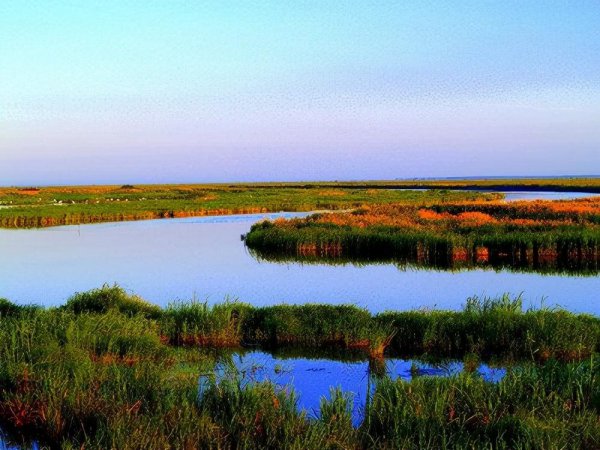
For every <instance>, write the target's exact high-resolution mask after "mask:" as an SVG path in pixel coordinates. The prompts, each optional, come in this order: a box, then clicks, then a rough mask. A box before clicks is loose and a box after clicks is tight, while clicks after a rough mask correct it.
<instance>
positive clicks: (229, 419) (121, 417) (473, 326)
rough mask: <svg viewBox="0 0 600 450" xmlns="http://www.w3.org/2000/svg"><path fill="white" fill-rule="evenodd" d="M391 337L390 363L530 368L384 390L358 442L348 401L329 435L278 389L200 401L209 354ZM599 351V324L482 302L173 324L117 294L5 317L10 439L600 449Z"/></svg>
mask: <svg viewBox="0 0 600 450" xmlns="http://www.w3.org/2000/svg"><path fill="white" fill-rule="evenodd" d="M195 321H197V322H195ZM391 329H393V330H394V331H395V333H394V335H393V339H392V340H391V341H390V342H389V348H390V349H393V350H394V351H398V352H404V353H411V352H412V353H413V355H414V356H419V355H421V354H422V353H423V352H427V353H429V354H434V355H435V354H437V355H441V356H448V357H450V356H457V355H460V356H459V357H460V358H465V361H468V360H469V359H470V358H473V359H475V358H477V359H478V358H484V357H485V356H486V355H492V356H494V355H507V356H513V357H514V358H526V359H527V360H528V361H530V363H529V364H520V365H519V368H515V369H513V370H509V371H508V372H507V374H506V376H505V377H503V378H502V380H500V381H499V382H497V383H488V382H486V381H485V380H483V379H482V378H481V377H480V376H478V375H477V374H476V373H469V372H468V371H467V372H466V373H461V374H459V375H456V376H451V377H448V378H436V377H428V376H423V377H420V376H419V377H416V378H415V379H413V380H412V381H410V382H408V381H402V380H391V379H389V378H387V377H385V376H383V377H381V378H380V379H379V380H378V381H377V385H376V389H375V392H374V393H373V395H372V396H371V398H370V399H369V402H368V408H367V410H366V412H365V420H364V422H363V423H362V424H361V425H360V427H358V428H354V427H353V426H352V423H351V419H349V417H350V418H351V415H349V413H348V411H349V407H348V403H347V400H345V399H346V396H345V393H342V392H340V393H336V394H334V396H333V400H331V401H326V402H324V403H323V404H322V405H321V415H320V417H319V418H318V419H308V418H307V417H306V415H305V414H303V413H301V412H299V411H298V410H297V407H296V406H297V402H296V399H295V397H294V395H293V393H292V391H291V390H289V391H288V392H286V391H281V390H279V389H277V388H276V386H274V385H273V384H272V383H262V382H260V383H253V384H248V385H241V384H240V383H238V382H236V380H235V379H233V380H232V381H231V382H227V383H215V382H214V381H213V380H211V379H210V378H211V376H209V377H208V378H209V379H207V382H206V383H205V384H204V385H203V388H202V396H201V398H199V397H198V394H199V392H198V388H199V386H198V379H199V377H200V375H202V374H204V375H211V374H214V373H215V362H216V360H217V359H216V357H215V356H213V355H211V354H202V353H200V352H198V347H199V346H204V345H210V346H213V343H218V342H225V343H230V342H235V343H236V345H240V344H244V343H254V344H256V345H267V346H270V347H275V348H283V347H285V346H287V345H292V344H297V345H300V344H302V345H304V346H305V347H312V348H326V347H333V348H337V349H340V350H342V349H344V348H354V346H353V345H350V344H353V343H355V342H359V343H361V344H364V339H368V338H369V336H371V335H372V334H369V333H381V336H387V333H389V331H390V330H391ZM179 333H186V334H189V333H191V334H198V336H199V337H198V340H197V341H191V340H189V341H188V340H186V339H179V338H178V334H179ZM203 333H207V336H203ZM223 333H226V334H227V339H225V340H223V341H219V339H221V338H222V337H223V336H224V335H225V334H223ZM376 336H377V335H376ZM209 338H210V339H209ZM217 338H218V339H217ZM378 339H379V338H378ZM209 342H210V344H207V343H209ZM599 344H600V324H599V320H598V318H596V317H592V316H587V315H577V314H571V313H568V312H566V311H561V310H545V309H543V310H527V311H523V310H522V309H521V305H520V303H519V301H518V300H514V299H512V300H511V299H508V298H507V299H504V300H500V301H494V300H488V301H483V300H471V301H470V302H468V304H467V307H466V308H465V309H464V310H463V311H455V312H451V311H409V312H388V313H385V314H379V315H375V316H373V315H371V314H369V313H368V312H366V311H365V310H361V309H360V308H355V307H352V306H344V307H334V306H328V305H306V306H295V307H292V306H286V305H280V306H277V307H267V308H254V307H251V306H249V305H242V304H237V303H227V304H224V305H218V306H215V307H211V306H208V305H200V306H199V305H192V307H191V309H190V310H188V309H186V307H185V305H181V304H179V305H176V306H175V307H171V308H165V309H161V308H157V307H153V306H152V305H150V304H147V303H145V302H144V301H143V300H141V299H139V298H133V297H132V296H129V295H128V294H126V293H125V292H124V291H123V290H122V289H120V288H118V287H105V288H102V289H99V290H95V291H91V292H88V293H84V294H79V295H76V296H74V297H73V298H72V299H71V300H70V301H68V302H67V303H66V304H65V305H64V306H63V307H59V308H48V309H45V308H41V307H23V306H17V305H14V304H12V303H10V302H8V301H3V302H1V303H0V361H1V362H2V364H0V427H1V428H2V429H4V430H7V431H11V432H13V434H15V435H18V434H21V435H25V436H27V437H29V438H38V439H40V440H41V441H42V442H43V443H48V444H50V445H52V446H53V447H55V448H60V447H64V448H75V447H77V448H82V447H83V448H91V449H96V448H98V449H100V448H102V449H104V448H119V449H121V448H124V449H126V448H148V449H157V448H160V449H163V448H184V449H188V448H282V447H290V448H300V447H302V448H306V449H317V448H319V449H320V448H332V449H333V448H444V447H448V446H450V447H452V446H455V447H467V448H482V447H484V448H489V447H494V448H552V447H560V448H596V447H598V445H599V443H600V421H599V420H598V418H599V415H600V414H599V413H600V403H598V399H600V379H599V376H598V374H599V373H600V368H599V367H598V363H597V354H598V345H599ZM369 345H370V344H369ZM367 354H368V351H367V352H366V353H365V355H367ZM467 354H473V355H475V356H468V357H465V355H467ZM372 360H373V361H377V358H372ZM283 366H285V364H283ZM283 369H285V367H283ZM215 378H216V377H215Z"/></svg>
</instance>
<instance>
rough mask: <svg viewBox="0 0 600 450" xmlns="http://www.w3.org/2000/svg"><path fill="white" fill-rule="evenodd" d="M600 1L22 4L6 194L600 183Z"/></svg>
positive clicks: (2, 133)
mask: <svg viewBox="0 0 600 450" xmlns="http://www.w3.org/2000/svg"><path fill="white" fill-rule="evenodd" d="M598 24H600V2H598V1H595V0H590V1H585V0H581V1H566V0H565V1H553V0H545V1H544V2H539V1H527V0H519V1H485V0H478V1H447V2H446V1H414V2H412V1H406V2H404V1H402V2H400V1H393V2H392V1H390V2H387V1H358V0H354V1H345V2H341V1H339V2H338V1H329V2H328V1H318V2H317V1H314V2H312V1H298V0H295V1H285V0H279V1H272V2H268V1H241V0H240V1H235V2H234V1H223V0H220V1H214V2H209V1H206V2H202V1H183V0H182V1H177V0H163V1H152V0H144V1H142V0H140V1H127V0H115V1H113V0H102V1H93V0H86V1H85V2H82V1H75V0H73V1H67V0H63V1H56V2H48V1H30V0H19V1H4V2H1V3H0V184H2V185H7V184H69V183H113V182H114V183H125V182H137V183H141V182H194V181H197V182H208V181H245V180H318V179H376V178H386V179H389V178H404V177H430V176H475V175H496V176H498V175H561V174H598V173H600V26H599V25H598Z"/></svg>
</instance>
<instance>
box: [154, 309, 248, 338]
mask: <svg viewBox="0 0 600 450" xmlns="http://www.w3.org/2000/svg"><path fill="white" fill-rule="evenodd" d="M249 309H250V306H249V305H246V304H244V303H240V302H225V303H221V304H218V305H214V306H210V305H208V303H206V302H198V301H192V302H173V303H171V304H169V305H168V306H167V308H166V309H165V310H164V312H163V318H162V324H163V332H164V335H165V336H167V337H168V339H169V341H170V342H171V343H174V344H176V345H210V346H215V347H232V346H238V345H240V344H241V341H242V323H243V322H244V321H245V320H246V316H247V314H248V311H249Z"/></svg>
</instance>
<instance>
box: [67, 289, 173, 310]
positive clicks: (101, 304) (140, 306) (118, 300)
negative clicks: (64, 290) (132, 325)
mask: <svg viewBox="0 0 600 450" xmlns="http://www.w3.org/2000/svg"><path fill="white" fill-rule="evenodd" d="M64 308H65V309H67V310H70V311H73V312H74V313H75V314H81V313H99V314H102V313H106V312H107V311H110V310H116V311H119V312H121V313H123V314H126V315H128V316H133V315H136V314H142V315H144V316H146V317H149V318H157V317H160V315H161V313H162V310H161V309H160V308H159V307H158V306H156V305H153V304H151V303H148V302H146V301H145V300H143V299H142V298H141V297H138V296H137V295H130V294H128V293H127V292H126V291H125V290H124V289H123V288H121V287H119V286H117V285H114V286H108V285H106V284H105V285H104V286H102V287H101V288H99V289H93V290H91V291H87V292H78V293H76V294H75V295H73V296H72V297H71V298H69V300H67V303H66V304H65V306H64Z"/></svg>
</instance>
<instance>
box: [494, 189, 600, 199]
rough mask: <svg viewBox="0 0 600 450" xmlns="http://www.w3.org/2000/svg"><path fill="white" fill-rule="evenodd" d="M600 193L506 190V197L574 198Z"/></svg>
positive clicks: (594, 195) (593, 195)
mask: <svg viewBox="0 0 600 450" xmlns="http://www.w3.org/2000/svg"><path fill="white" fill-rule="evenodd" d="M597 195H600V194H588V193H585V192H529V191H522V192H521V191H514V192H505V193H504V198H505V199H506V201H517V200H538V199H543V200H574V199H578V198H585V197H596V196H597Z"/></svg>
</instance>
